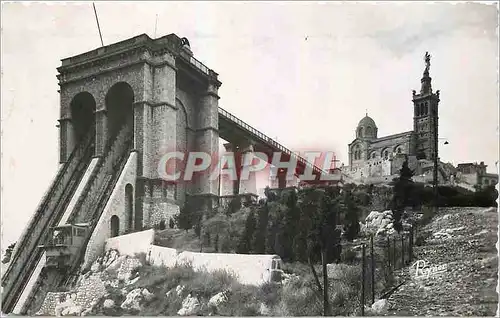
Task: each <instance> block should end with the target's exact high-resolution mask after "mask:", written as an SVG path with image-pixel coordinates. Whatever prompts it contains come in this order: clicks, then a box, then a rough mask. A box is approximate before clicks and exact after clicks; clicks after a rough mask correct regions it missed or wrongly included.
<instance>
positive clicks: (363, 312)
mask: <svg viewBox="0 0 500 318" xmlns="http://www.w3.org/2000/svg"><path fill="white" fill-rule="evenodd" d="M365 259H366V245H365V244H364V243H363V256H362V258H361V268H362V270H361V273H362V274H361V316H364V315H365V276H366V273H365Z"/></svg>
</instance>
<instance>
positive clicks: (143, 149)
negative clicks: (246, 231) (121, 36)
mask: <svg viewBox="0 0 500 318" xmlns="http://www.w3.org/2000/svg"><path fill="white" fill-rule="evenodd" d="M58 71H59V75H58V79H59V85H60V97H61V118H60V120H59V122H60V125H59V126H60V127H59V128H60V162H61V163H65V162H66V161H67V160H68V158H69V156H70V154H71V153H72V151H73V150H74V148H75V145H77V144H78V142H79V140H81V139H82V138H84V136H85V135H86V134H89V133H90V131H92V130H93V131H94V136H93V137H92V138H95V150H94V151H95V153H94V156H95V157H96V158H99V157H101V156H103V155H105V153H106V149H107V148H106V147H111V146H112V142H113V140H114V139H116V138H117V136H119V135H120V132H121V131H122V130H123V129H124V128H123V127H129V128H128V129H130V130H131V131H130V134H129V135H128V137H127V138H131V139H132V140H133V141H132V143H133V146H132V150H131V151H132V152H135V153H136V157H137V162H136V169H135V171H134V172H133V173H132V174H135V176H134V177H133V178H132V179H135V182H132V184H131V186H132V188H133V191H132V193H133V196H132V200H130V201H131V202H128V204H129V205H131V207H129V208H128V209H129V211H128V213H129V214H130V213H131V214H133V215H128V216H125V215H124V218H127V219H129V222H125V221H124V222H122V220H120V225H121V226H120V231H119V232H120V234H121V233H122V232H123V231H125V230H140V229H142V228H144V227H150V226H156V225H158V223H160V222H166V223H167V224H168V220H169V218H170V217H172V216H173V215H174V214H176V213H177V212H178V210H179V207H180V208H182V207H183V206H184V205H185V202H186V201H190V202H196V204H195V206H196V207H197V208H199V209H200V210H210V209H212V207H213V205H214V204H215V202H216V199H217V196H218V181H211V180H209V178H208V175H200V176H199V177H198V178H197V179H196V182H187V181H186V182H184V181H183V182H175V181H165V180H163V179H161V178H160V177H159V172H158V164H159V161H160V158H161V157H162V156H163V155H165V154H166V153H167V152H172V151H181V152H187V151H202V152H207V153H209V154H214V155H215V154H217V152H218V138H219V134H218V99H219V96H218V93H217V91H218V88H219V87H220V85H221V83H220V82H219V81H218V79H217V73H215V72H214V71H212V70H210V69H208V68H207V67H206V66H204V65H203V64H202V63H200V62H199V61H197V60H196V59H195V58H194V57H193V54H192V52H191V50H190V47H189V42H188V41H187V39H185V38H182V39H181V38H179V37H178V36H176V35H175V34H170V35H167V36H164V37H162V38H158V39H155V40H153V39H151V38H149V37H148V36H147V35H145V34H143V35H140V36H137V37H134V38H131V39H128V40H125V41H122V42H119V43H115V44H112V45H108V46H105V47H101V48H98V49H95V50H93V51H90V52H87V53H84V54H80V55H77V56H73V57H70V58H67V59H64V60H62V66H61V67H59V68H58ZM177 168H179V167H177ZM110 171H112V169H111V170H110ZM129 189H130V187H129ZM124 205H125V202H124ZM116 209H124V207H120V206H117V207H116ZM119 214H121V213H119ZM122 230H123V231H122Z"/></svg>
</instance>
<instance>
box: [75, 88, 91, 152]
mask: <svg viewBox="0 0 500 318" xmlns="http://www.w3.org/2000/svg"><path fill="white" fill-rule="evenodd" d="M95 110H96V102H95V99H94V96H92V94H90V93H89V92H81V93H78V94H77V95H75V97H73V99H72V100H71V103H70V111H71V122H72V125H73V130H74V133H73V139H74V141H75V142H76V143H78V142H79V141H81V140H82V139H83V138H84V137H85V136H86V135H87V134H88V133H90V132H94V133H95Z"/></svg>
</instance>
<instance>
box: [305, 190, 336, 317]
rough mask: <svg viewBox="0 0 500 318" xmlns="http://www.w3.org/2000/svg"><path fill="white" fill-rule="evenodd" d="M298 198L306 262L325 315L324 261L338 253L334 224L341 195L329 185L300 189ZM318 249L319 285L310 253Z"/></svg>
mask: <svg viewBox="0 0 500 318" xmlns="http://www.w3.org/2000/svg"><path fill="white" fill-rule="evenodd" d="M299 198H300V199H299V206H300V207H301V212H302V214H305V215H307V216H308V217H307V220H305V219H303V221H304V224H301V225H302V226H304V227H305V228H306V229H307V242H308V260H309V265H310V267H311V271H312V273H313V276H314V278H315V281H316V285H317V286H318V289H319V291H320V292H322V293H323V310H324V315H325V316H328V315H329V313H330V306H329V302H328V273H327V266H326V265H327V263H328V262H329V261H330V260H331V259H337V258H338V257H340V255H337V254H338V251H339V243H340V236H339V235H338V231H337V230H336V227H337V224H338V221H339V220H340V211H341V208H342V207H341V204H342V198H341V196H340V191H339V189H338V188H333V187H330V188H308V189H304V190H303V191H302V193H301V195H300V196H299ZM318 251H319V254H320V258H321V264H322V272H323V286H321V283H320V281H319V279H318V275H317V273H316V270H315V269H314V266H313V261H314V256H315V254H316V253H317V252H318ZM316 255H317V254H316Z"/></svg>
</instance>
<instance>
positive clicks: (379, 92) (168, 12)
mask: <svg viewBox="0 0 500 318" xmlns="http://www.w3.org/2000/svg"><path fill="white" fill-rule="evenodd" d="M96 8H97V13H98V16H99V22H100V26H101V31H102V36H103V41H104V44H105V45H107V44H111V43H114V42H118V41H121V40H124V39H127V38H130V37H133V36H136V35H139V34H142V33H146V34H148V35H149V36H150V37H160V36H163V35H166V34H170V33H175V34H177V35H178V36H180V37H187V38H188V39H189V41H190V44H191V49H192V51H193V53H194V55H195V57H196V58H197V59H198V60H200V61H201V62H203V63H204V64H205V65H207V66H208V67H209V68H211V69H213V70H214V71H216V72H217V73H219V79H220V81H221V82H222V86H221V88H220V89H219V95H220V97H221V99H220V100H219V106H221V107H222V108H224V109H225V110H227V111H229V112H231V113H232V114H234V115H236V116H237V117H239V118H240V119H242V120H244V121H245V122H246V123H247V124H249V125H251V126H253V127H254V128H256V129H258V130H260V131H261V132H263V133H265V134H266V135H268V136H270V137H272V138H275V139H277V141H278V142H280V143H281V144H283V145H284V146H286V147H287V148H289V149H294V150H320V151H321V150H324V151H334V152H335V153H336V154H337V158H338V159H340V160H341V161H342V162H344V163H346V164H347V160H348V157H347V156H348V153H347V144H348V143H350V142H351V141H352V140H353V139H354V136H355V133H354V132H355V128H356V126H357V124H358V122H359V120H360V119H361V118H362V117H364V116H365V113H366V112H368V115H369V116H370V117H372V118H373V119H374V120H375V122H376V124H377V126H378V134H379V137H380V136H385V135H390V134H395V133H399V132H403V131H410V130H412V129H413V123H412V120H413V119H412V117H413V105H412V102H411V99H412V93H411V92H412V90H413V89H415V90H417V91H419V89H420V78H421V77H422V72H423V69H424V60H423V57H424V54H425V52H426V51H428V52H429V53H430V54H431V55H432V60H431V69H430V74H431V77H432V84H433V89H434V90H437V89H439V90H440V91H441V94H440V96H441V102H440V106H439V107H440V110H439V116H440V127H439V129H440V138H443V139H441V140H440V142H442V143H444V142H445V141H448V143H449V144H448V145H446V146H445V145H444V144H441V145H440V157H441V160H442V161H445V162H451V163H453V164H455V165H456V164H458V163H460V162H474V161H477V162H480V161H484V162H485V164H487V165H488V170H489V172H496V171H497V167H496V166H495V162H497V160H498V150H499V149H498V72H497V70H498V61H497V59H498V35H497V25H498V23H497V22H498V20H497V14H498V13H497V7H496V5H484V4H478V3H468V4H465V3H462V4H451V3H435V4H434V3H384V4H376V5H375V4H371V3H344V2H285V1H282V2H247V3H244V2H238V3H236V2H170V1H169V2H141V3H140V4H139V3H133V2H123V3H120V2H96ZM156 17H158V18H157V19H156ZM156 21H157V22H156ZM1 23H2V30H1V41H2V43H1V44H2V46H1V52H2V55H1V72H2V73H1V84H2V85H1V159H2V160H1V170H2V177H1V178H2V179H1V192H2V193H1V194H2V200H1V211H2V243H3V244H2V246H3V247H5V246H7V245H8V244H9V243H10V242H13V241H15V240H16V239H17V237H18V236H19V235H20V233H21V231H22V230H23V228H24V226H25V225H26V223H27V222H28V220H29V218H30V217H31V215H32V214H33V213H34V211H35V209H36V207H37V205H38V203H39V202H40V200H41V198H42V196H43V194H44V193H45V191H47V189H48V187H49V185H50V183H51V181H52V179H53V178H54V177H55V175H56V173H57V169H58V147H59V146H58V129H57V128H56V125H57V123H58V122H57V119H59V95H58V92H57V90H58V83H57V79H56V75H57V71H56V68H57V67H58V66H60V65H61V62H60V60H61V59H63V58H66V57H70V56H73V55H77V54H80V53H83V52H87V51H90V50H92V49H95V48H97V47H99V46H100V39H99V33H98V29H97V25H96V21H95V16H94V11H93V8H92V4H91V3H90V2H85V3H65V4H64V3H51V4H42V3H38V4H37V3H32V4H25V3H2V10H1ZM155 24H156V27H155ZM155 29H156V32H155ZM259 182H260V183H259V185H260V186H264V184H262V182H261V181H259Z"/></svg>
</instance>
